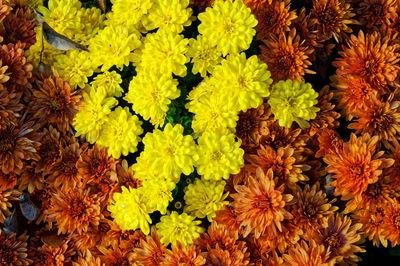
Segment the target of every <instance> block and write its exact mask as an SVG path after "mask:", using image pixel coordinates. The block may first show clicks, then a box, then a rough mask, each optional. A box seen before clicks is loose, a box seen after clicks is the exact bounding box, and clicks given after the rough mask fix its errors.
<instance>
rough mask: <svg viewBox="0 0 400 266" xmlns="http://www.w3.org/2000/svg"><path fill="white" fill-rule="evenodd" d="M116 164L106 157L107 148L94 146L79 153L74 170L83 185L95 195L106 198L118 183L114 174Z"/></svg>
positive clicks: (109, 157) (113, 160)
mask: <svg viewBox="0 0 400 266" xmlns="http://www.w3.org/2000/svg"><path fill="white" fill-rule="evenodd" d="M117 162H118V161H117V160H115V159H114V158H112V157H111V156H108V153H107V148H99V146H98V145H95V146H94V147H93V148H90V149H87V150H85V151H84V152H82V153H81V157H80V159H79V160H78V162H77V163H76V168H77V169H78V175H79V176H80V177H81V178H82V180H83V183H84V184H85V185H90V186H91V188H92V189H93V190H94V192H95V193H100V195H101V196H102V197H107V196H108V195H109V192H110V191H111V190H112V189H113V187H114V186H115V184H116V182H117V181H118V179H117V176H116V172H115V167H116V164H117Z"/></svg>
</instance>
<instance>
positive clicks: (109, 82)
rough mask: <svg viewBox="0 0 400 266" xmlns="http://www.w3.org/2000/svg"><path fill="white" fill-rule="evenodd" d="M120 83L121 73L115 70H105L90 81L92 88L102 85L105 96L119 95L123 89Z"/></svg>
mask: <svg viewBox="0 0 400 266" xmlns="http://www.w3.org/2000/svg"><path fill="white" fill-rule="evenodd" d="M121 83H122V78H121V75H120V74H118V73H117V72H115V71H111V72H109V71H105V72H103V73H101V74H99V75H97V76H96V77H95V78H94V79H93V81H92V82H91V83H90V85H92V87H93V89H96V88H99V87H103V88H104V89H105V91H106V93H107V96H115V97H121V96H122V92H123V91H124V89H123V88H122V87H121V86H120V85H119V84H121Z"/></svg>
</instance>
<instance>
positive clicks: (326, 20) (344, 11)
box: [311, 0, 356, 42]
mask: <svg viewBox="0 0 400 266" xmlns="http://www.w3.org/2000/svg"><path fill="white" fill-rule="evenodd" d="M311 16H312V19H311V21H312V22H314V23H315V24H316V25H317V40H318V41H321V42H324V41H327V40H329V39H331V38H332V37H333V38H334V39H335V40H336V42H339V41H340V40H341V39H342V37H343V34H345V33H350V32H352V30H351V28H349V27H348V26H347V24H354V23H356V21H355V20H354V19H352V17H354V16H355V14H354V13H351V9H350V4H348V3H346V1H345V0H313V9H312V10H311Z"/></svg>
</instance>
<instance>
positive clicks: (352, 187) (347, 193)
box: [324, 133, 394, 200]
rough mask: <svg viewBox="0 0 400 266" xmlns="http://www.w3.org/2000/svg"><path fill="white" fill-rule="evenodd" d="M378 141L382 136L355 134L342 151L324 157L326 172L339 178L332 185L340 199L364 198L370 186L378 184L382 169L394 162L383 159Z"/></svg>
mask: <svg viewBox="0 0 400 266" xmlns="http://www.w3.org/2000/svg"><path fill="white" fill-rule="evenodd" d="M377 142H378V136H374V137H371V136H370V135H369V134H368V133H367V134H364V135H362V136H361V137H358V138H357V137H356V135H354V134H351V136H350V141H349V142H345V143H344V144H343V148H342V149H341V150H339V151H338V152H337V153H336V154H334V153H330V154H327V155H326V156H325V157H324V161H325V163H327V164H328V166H327V167H326V170H327V171H328V172H329V173H331V174H332V177H333V178H334V179H336V180H334V181H332V182H331V183H330V184H329V186H332V187H335V195H336V196H339V195H341V196H343V199H344V200H348V199H351V198H354V197H359V196H361V194H362V193H363V192H364V191H366V190H367V188H368V185H369V184H373V183H375V182H377V181H378V178H379V176H380V175H381V173H382V169H384V168H387V167H390V166H391V165H392V164H393V163H394V160H393V159H389V158H379V157H381V156H382V155H383V153H384V152H383V151H379V152H377V147H376V145H377Z"/></svg>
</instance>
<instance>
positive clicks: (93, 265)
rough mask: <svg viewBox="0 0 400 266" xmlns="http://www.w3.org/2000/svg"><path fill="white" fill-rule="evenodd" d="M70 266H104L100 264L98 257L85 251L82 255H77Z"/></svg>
mask: <svg viewBox="0 0 400 266" xmlns="http://www.w3.org/2000/svg"><path fill="white" fill-rule="evenodd" d="M72 266H105V264H104V263H102V262H101V260H100V257H96V256H93V255H92V253H91V252H90V251H89V250H87V251H85V252H83V253H79V255H78V258H77V259H76V260H75V261H73V262H72Z"/></svg>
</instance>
